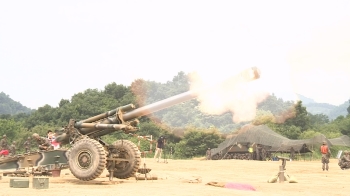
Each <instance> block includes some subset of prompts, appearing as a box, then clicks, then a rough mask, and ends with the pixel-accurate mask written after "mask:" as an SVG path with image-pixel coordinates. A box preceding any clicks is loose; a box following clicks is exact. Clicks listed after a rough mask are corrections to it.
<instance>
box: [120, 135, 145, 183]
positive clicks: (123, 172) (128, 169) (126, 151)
mask: <svg viewBox="0 0 350 196" xmlns="http://www.w3.org/2000/svg"><path fill="white" fill-rule="evenodd" d="M113 145H115V147H116V148H117V149H121V151H122V152H121V157H120V158H125V159H130V160H132V161H130V162H126V161H122V162H120V163H119V164H117V165H116V166H115V168H116V171H114V172H113V177H115V178H119V179H125V178H129V177H132V176H134V175H135V173H136V172H137V170H138V169H139V167H140V164H141V153H140V151H139V149H138V148H137V146H136V145H135V144H134V143H133V142H131V141H129V140H117V141H116V142H114V144H113Z"/></svg>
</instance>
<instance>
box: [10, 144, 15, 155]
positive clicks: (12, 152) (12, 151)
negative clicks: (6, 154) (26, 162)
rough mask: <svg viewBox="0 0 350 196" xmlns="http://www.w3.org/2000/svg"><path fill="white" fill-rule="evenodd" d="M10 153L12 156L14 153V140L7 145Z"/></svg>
mask: <svg viewBox="0 0 350 196" xmlns="http://www.w3.org/2000/svg"><path fill="white" fill-rule="evenodd" d="M9 151H10V155H12V156H14V155H16V142H15V141H13V142H12V144H11V145H10V147H9Z"/></svg>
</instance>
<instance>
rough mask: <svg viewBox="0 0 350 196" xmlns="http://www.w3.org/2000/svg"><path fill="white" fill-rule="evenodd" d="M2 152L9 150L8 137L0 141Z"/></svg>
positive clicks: (3, 137) (4, 136)
mask: <svg viewBox="0 0 350 196" xmlns="http://www.w3.org/2000/svg"><path fill="white" fill-rule="evenodd" d="M0 148H1V149H0V150H8V144H7V137H6V135H3V136H2V139H1V141H0Z"/></svg>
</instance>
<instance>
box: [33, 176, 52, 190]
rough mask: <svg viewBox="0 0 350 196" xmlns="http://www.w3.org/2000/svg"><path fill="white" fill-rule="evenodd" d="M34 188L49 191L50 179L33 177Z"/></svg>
mask: <svg viewBox="0 0 350 196" xmlns="http://www.w3.org/2000/svg"><path fill="white" fill-rule="evenodd" d="M33 188H34V189H48V188H49V178H46V177H33Z"/></svg>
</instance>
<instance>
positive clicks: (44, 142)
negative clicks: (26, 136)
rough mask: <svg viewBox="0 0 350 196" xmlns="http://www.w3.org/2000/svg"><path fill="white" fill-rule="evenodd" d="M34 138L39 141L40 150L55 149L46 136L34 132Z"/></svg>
mask: <svg viewBox="0 0 350 196" xmlns="http://www.w3.org/2000/svg"><path fill="white" fill-rule="evenodd" d="M33 138H34V139H35V140H36V142H37V143H38V145H39V150H52V149H53V147H52V146H51V142H50V140H49V139H47V138H45V137H40V136H39V134H37V133H34V134H33Z"/></svg>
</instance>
